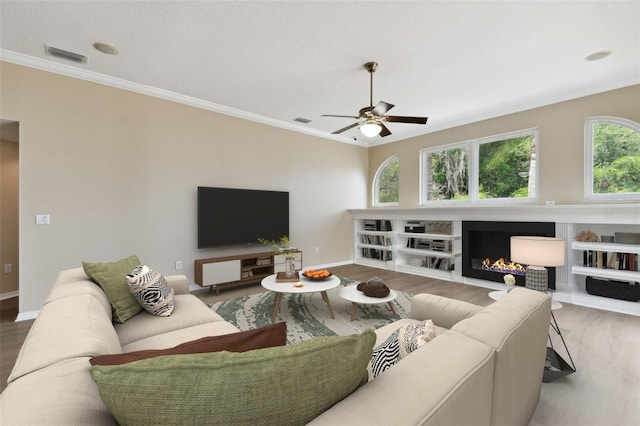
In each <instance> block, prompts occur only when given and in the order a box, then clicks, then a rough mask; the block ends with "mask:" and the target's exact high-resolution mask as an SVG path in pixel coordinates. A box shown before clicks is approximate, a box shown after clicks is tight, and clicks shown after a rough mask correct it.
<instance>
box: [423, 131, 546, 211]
mask: <svg viewBox="0 0 640 426" xmlns="http://www.w3.org/2000/svg"><path fill="white" fill-rule="evenodd" d="M476 147H477V150H476V149H475V148H476ZM476 153H477V158H475V157H474V156H475V155H476ZM426 172H427V176H428V177H427V186H428V199H429V200H430V201H441V200H482V199H514V198H530V199H533V198H535V197H536V196H537V193H536V173H537V166H536V132H534V131H526V132H524V131H523V132H520V133H519V134H518V135H517V136H516V137H511V138H508V139H500V136H496V137H494V138H491V139H490V138H486V139H484V140H477V141H472V142H469V143H468V144H466V145H465V146H463V147H460V148H449V149H443V150H436V151H433V152H429V153H428V154H427V155H426ZM469 182H474V183H475V185H473V187H475V188H477V189H476V191H474V193H473V194H471V193H470V189H469Z"/></svg>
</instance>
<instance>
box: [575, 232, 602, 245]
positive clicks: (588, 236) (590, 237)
mask: <svg viewBox="0 0 640 426" xmlns="http://www.w3.org/2000/svg"><path fill="white" fill-rule="evenodd" d="M576 241H581V242H583V243H597V242H599V241H600V238H599V237H598V234H596V233H595V232H593V231H580V232H578V235H576Z"/></svg>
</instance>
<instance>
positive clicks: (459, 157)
mask: <svg viewBox="0 0 640 426" xmlns="http://www.w3.org/2000/svg"><path fill="white" fill-rule="evenodd" d="M468 152H469V150H468V149H467V148H453V149H448V150H445V151H439V152H434V153H433V154H431V155H430V156H429V160H428V162H429V169H430V171H431V182H430V188H429V200H466V199H468V198H469V181H468V174H467V171H468V157H469V154H468Z"/></svg>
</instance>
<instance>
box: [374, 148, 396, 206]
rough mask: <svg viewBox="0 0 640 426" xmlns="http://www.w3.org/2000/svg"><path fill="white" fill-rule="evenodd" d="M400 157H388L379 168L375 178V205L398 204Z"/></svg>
mask: <svg viewBox="0 0 640 426" xmlns="http://www.w3.org/2000/svg"><path fill="white" fill-rule="evenodd" d="M399 170H400V159H399V158H398V156H397V155H394V156H393V157H391V158H389V159H387V160H386V161H385V162H384V163H382V165H381V166H380V167H379V168H378V171H377V172H376V176H375V177H374V179H373V205H374V206H397V205H398V200H399V196H398V194H399V179H398V175H399Z"/></svg>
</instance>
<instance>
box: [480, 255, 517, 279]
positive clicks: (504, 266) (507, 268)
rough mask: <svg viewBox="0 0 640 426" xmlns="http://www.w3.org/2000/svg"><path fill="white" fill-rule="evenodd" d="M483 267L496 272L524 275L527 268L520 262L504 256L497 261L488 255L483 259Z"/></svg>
mask: <svg viewBox="0 0 640 426" xmlns="http://www.w3.org/2000/svg"><path fill="white" fill-rule="evenodd" d="M482 269H484V270H487V271H494V272H502V273H506V274H516V275H524V274H525V268H524V266H522V265H521V264H519V263H516V262H513V261H510V260H505V258H504V257H501V258H500V259H498V260H496V261H495V262H493V263H492V262H491V259H489V258H488V257H487V258H485V259H484V260H483V261H482Z"/></svg>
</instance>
